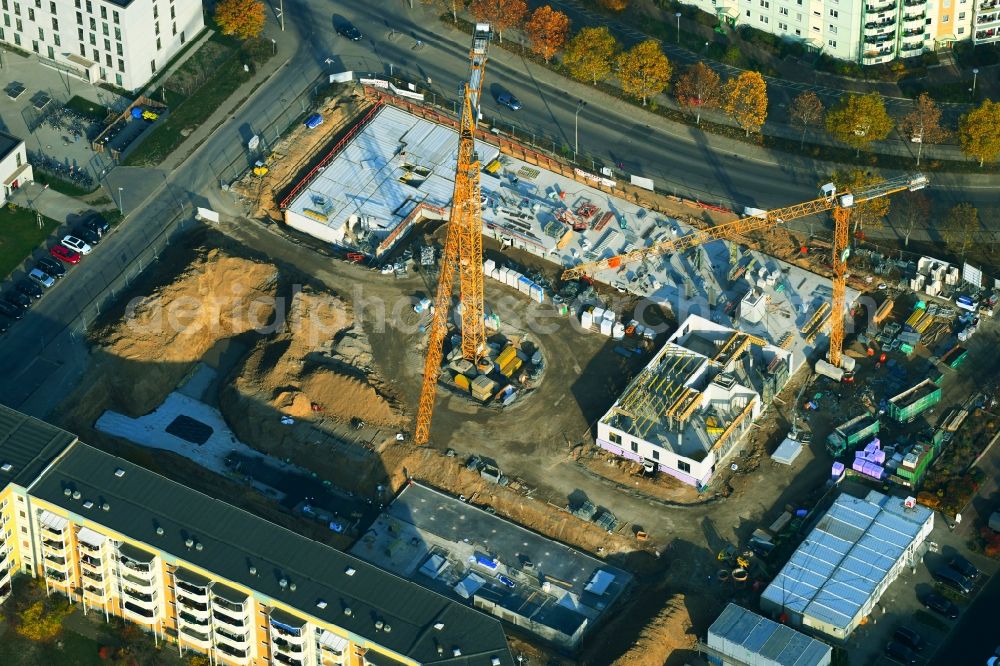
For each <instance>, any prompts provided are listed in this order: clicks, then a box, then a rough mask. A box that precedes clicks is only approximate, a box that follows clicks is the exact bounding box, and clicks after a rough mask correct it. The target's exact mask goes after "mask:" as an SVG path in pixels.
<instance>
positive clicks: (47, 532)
mask: <svg viewBox="0 0 1000 666" xmlns="http://www.w3.org/2000/svg"><path fill="white" fill-rule="evenodd" d="M46 536H50V537H54V538H55V539H58V540H59V541H62V540H63V536H64V534H63V530H61V529H58V530H57V529H56V528H54V527H52V526H51V525H45V524H43V525H42V538H43V539H44V538H45V537H46Z"/></svg>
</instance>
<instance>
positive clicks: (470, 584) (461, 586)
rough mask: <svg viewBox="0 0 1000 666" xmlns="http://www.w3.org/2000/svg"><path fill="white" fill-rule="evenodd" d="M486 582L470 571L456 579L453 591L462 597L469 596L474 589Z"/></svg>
mask: <svg viewBox="0 0 1000 666" xmlns="http://www.w3.org/2000/svg"><path fill="white" fill-rule="evenodd" d="M485 584H486V579H484V578H483V577H482V576H479V575H477V574H474V573H470V574H469V575H468V576H466V577H465V578H463V579H462V580H460V581H458V583H456V584H455V591H456V592H458V596H460V597H462V598H463V599H468V598H470V597H471V596H472V595H473V594H475V593H476V590H478V589H479V588H481V587H482V586H483V585H485Z"/></svg>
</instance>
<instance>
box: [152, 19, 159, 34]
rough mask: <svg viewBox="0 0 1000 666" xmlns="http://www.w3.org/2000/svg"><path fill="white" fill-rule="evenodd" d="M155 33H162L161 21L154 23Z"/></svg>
mask: <svg viewBox="0 0 1000 666" xmlns="http://www.w3.org/2000/svg"><path fill="white" fill-rule="evenodd" d="M153 34H154V35H158V34H160V23H159V21H157V22H156V23H154V24H153Z"/></svg>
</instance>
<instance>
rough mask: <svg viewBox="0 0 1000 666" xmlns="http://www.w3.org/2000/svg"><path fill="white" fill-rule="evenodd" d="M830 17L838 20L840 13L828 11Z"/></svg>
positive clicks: (833, 10)
mask: <svg viewBox="0 0 1000 666" xmlns="http://www.w3.org/2000/svg"><path fill="white" fill-rule="evenodd" d="M830 16H832V17H833V18H839V17H840V12H839V11H837V10H836V9H831V10H830Z"/></svg>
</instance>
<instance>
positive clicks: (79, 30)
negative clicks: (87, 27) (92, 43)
mask: <svg viewBox="0 0 1000 666" xmlns="http://www.w3.org/2000/svg"><path fill="white" fill-rule="evenodd" d="M76 37H77V39H79V40H80V41H81V42H82V41H83V28H77V29H76Z"/></svg>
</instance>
